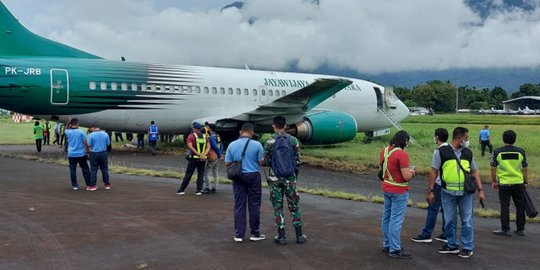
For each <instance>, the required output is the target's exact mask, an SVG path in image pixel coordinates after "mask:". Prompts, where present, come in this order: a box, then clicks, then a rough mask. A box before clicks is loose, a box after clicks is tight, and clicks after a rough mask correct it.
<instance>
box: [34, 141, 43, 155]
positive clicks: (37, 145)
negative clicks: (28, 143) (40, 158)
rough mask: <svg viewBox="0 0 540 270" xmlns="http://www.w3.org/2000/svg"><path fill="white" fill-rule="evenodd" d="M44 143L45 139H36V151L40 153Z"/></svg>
mask: <svg viewBox="0 0 540 270" xmlns="http://www.w3.org/2000/svg"><path fill="white" fill-rule="evenodd" d="M42 142H43V139H36V149H37V151H38V153H40V152H41V144H42Z"/></svg>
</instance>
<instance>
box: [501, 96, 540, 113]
mask: <svg viewBox="0 0 540 270" xmlns="http://www.w3.org/2000/svg"><path fill="white" fill-rule="evenodd" d="M503 106H504V108H503V109H505V110H518V109H525V107H526V106H527V107H529V109H531V110H540V97H539V96H523V97H518V98H514V99H509V100H506V101H503Z"/></svg>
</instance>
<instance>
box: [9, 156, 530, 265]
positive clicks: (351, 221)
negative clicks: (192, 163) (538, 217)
mask: <svg viewBox="0 0 540 270" xmlns="http://www.w3.org/2000/svg"><path fill="white" fill-rule="evenodd" d="M0 171H1V172H2V173H1V174H0V183H1V185H2V188H1V191H0V203H1V205H2V208H1V210H0V228H2V229H1V230H0V269H383V268H397V267H399V268H400V269H418V268H424V269H425V268H431V269H437V268H443V267H444V268H450V269H451V268H457V267H460V268H471V269H508V268H511V269H533V268H536V266H537V263H536V261H537V260H536V256H537V255H538V253H539V251H540V245H538V241H539V240H540V226H539V225H538V224H527V230H526V232H527V236H526V237H517V236H513V237H508V238H502V237H498V236H495V235H493V234H491V230H492V229H494V228H497V227H498V226H499V221H498V219H483V218H476V219H475V245H476V248H475V254H474V256H473V257H471V258H470V259H467V260H465V259H460V258H458V257H457V256H455V255H441V254H438V253H436V250H437V248H439V247H440V244H439V243H431V244H417V243H412V242H410V241H409V240H408V237H409V236H413V235H415V234H416V233H417V232H418V230H419V229H420V228H421V226H422V225H423V222H424V218H425V211H424V210H421V209H416V208H409V209H408V210H407V216H406V220H405V225H404V229H403V232H402V241H403V246H404V248H405V249H406V250H407V251H409V252H410V253H412V254H413V256H414V259H412V260H407V261H403V260H396V259H391V258H388V257H387V256H386V255H385V254H384V253H383V252H381V249H380V248H381V241H382V237H381V233H380V228H379V227H380V216H381V212H382V205H379V204H373V203H361V202H352V201H343V200H335V199H328V198H324V197H320V196H310V195H305V194H302V195H301V206H302V212H303V218H304V221H305V229H304V231H305V233H306V234H307V235H308V237H309V242H308V243H306V244H305V245H297V244H296V243H294V241H292V239H293V237H289V239H288V240H289V241H288V244H287V245H286V246H277V245H275V244H274V243H273V242H272V241H271V238H272V237H273V236H274V234H275V230H274V227H273V216H272V210H271V207H270V203H269V201H268V194H267V191H266V190H264V192H263V207H262V219H261V223H262V224H261V231H262V232H263V233H266V234H267V236H268V239H267V240H265V241H262V242H249V241H247V242H244V243H241V244H237V243H234V242H233V240H232V237H233V233H234V230H233V219H232V208H233V198H232V191H231V187H230V186H229V185H222V189H221V190H220V192H218V193H217V194H212V195H205V196H201V197H196V196H195V195H194V194H193V192H194V189H193V185H194V183H192V184H191V185H190V187H189V188H188V189H187V191H188V193H187V194H186V195H185V196H178V195H176V194H175V190H176V188H177V187H178V185H179V184H180V181H179V180H178V179H168V178H153V177H141V176H127V175H118V174H113V175H112V176H111V181H112V184H113V189H112V190H111V191H105V190H103V189H100V190H98V191H96V192H88V191H84V190H80V191H72V190H70V185H69V174H68V169H67V167H65V166H60V165H50V164H44V163H40V162H35V161H25V160H17V159H11V158H0ZM79 183H83V181H82V177H81V176H80V175H79ZM289 221H290V219H289ZM287 232H288V235H289V236H293V235H294V230H293V229H292V228H291V227H290V226H289V227H288V228H287Z"/></svg>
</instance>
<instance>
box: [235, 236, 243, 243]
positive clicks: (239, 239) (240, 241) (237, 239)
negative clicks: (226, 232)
mask: <svg viewBox="0 0 540 270" xmlns="http://www.w3.org/2000/svg"><path fill="white" fill-rule="evenodd" d="M233 239H234V242H236V243H242V242H244V238H241V237H236V236H235V237H234V238H233Z"/></svg>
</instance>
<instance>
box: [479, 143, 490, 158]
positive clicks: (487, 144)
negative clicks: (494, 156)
mask: <svg viewBox="0 0 540 270" xmlns="http://www.w3.org/2000/svg"><path fill="white" fill-rule="evenodd" d="M480 146H481V147H480V148H481V149H482V156H484V155H485V153H486V146H487V147H488V148H489V153H490V154H491V153H493V145H491V144H490V143H489V141H480Z"/></svg>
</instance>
